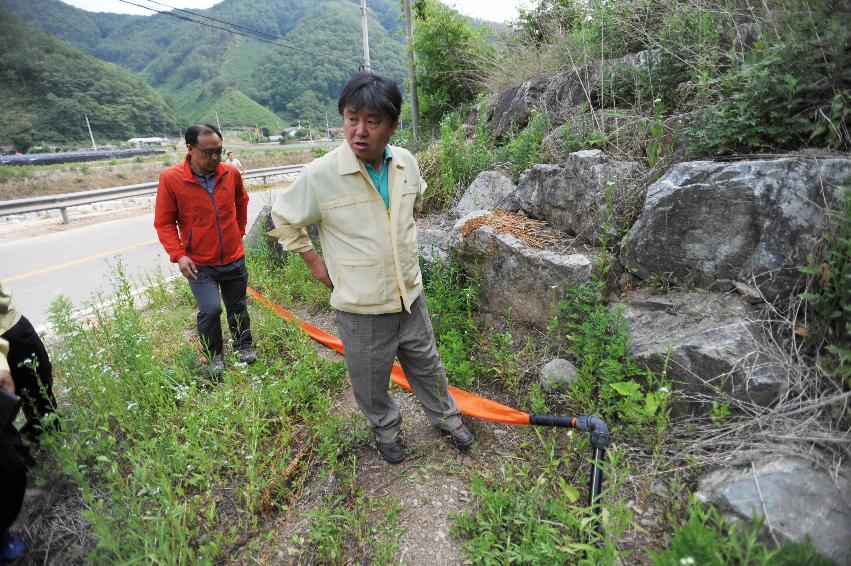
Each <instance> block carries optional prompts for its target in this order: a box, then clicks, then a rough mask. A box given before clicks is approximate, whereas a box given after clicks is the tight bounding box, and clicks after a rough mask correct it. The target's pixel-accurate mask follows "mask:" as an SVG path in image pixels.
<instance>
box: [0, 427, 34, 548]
mask: <svg viewBox="0 0 851 566" xmlns="http://www.w3.org/2000/svg"><path fill="white" fill-rule="evenodd" d="M13 430H14V429H13ZM26 489H27V467H26V463H25V462H24V460H23V458H21V456H20V454H18V451H17V450H16V449H15V446H14V445H13V444H12V441H11V440H10V439H9V438H8V437H7V436H6V434H5V433H4V431H0V535H2V534H3V533H5V532H6V530H7V529H8V528H9V526H10V525H11V524H12V523H14V522H15V518H16V517H17V516H18V512H19V511H20V510H21V505H22V504H23V502H24V492H25V491H26Z"/></svg>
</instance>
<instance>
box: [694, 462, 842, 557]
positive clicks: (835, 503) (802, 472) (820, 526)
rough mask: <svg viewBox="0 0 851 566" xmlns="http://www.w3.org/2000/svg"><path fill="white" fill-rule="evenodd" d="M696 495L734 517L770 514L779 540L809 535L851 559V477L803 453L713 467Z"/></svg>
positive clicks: (824, 550) (825, 551)
mask: <svg viewBox="0 0 851 566" xmlns="http://www.w3.org/2000/svg"><path fill="white" fill-rule="evenodd" d="M757 484H758V485H759V489H757ZM760 492H761V493H762V497H760ZM696 496H697V498H698V499H699V500H700V501H703V502H704V503H710V504H712V505H714V506H715V507H716V508H717V509H718V510H719V511H721V512H722V513H724V514H725V515H727V516H728V517H730V518H736V519H740V520H742V521H745V522H750V521H751V519H752V517H753V516H754V515H757V516H760V517H765V516H766V515H767V516H768V520H769V521H770V522H771V527H772V529H773V531H774V534H775V536H777V538H778V540H779V541H780V542H781V543H784V542H803V541H804V539H805V537H807V536H809V537H810V539H811V540H812V543H813V547H814V548H815V549H816V551H817V552H819V554H821V555H823V556H825V557H827V558H830V559H831V560H833V561H834V562H836V563H837V564H851V481H849V480H848V478H845V477H842V476H839V477H838V478H837V481H834V480H833V478H832V477H831V476H830V475H829V474H827V473H826V472H824V471H823V470H821V469H819V468H817V467H815V466H813V465H812V464H811V463H810V462H808V461H806V460H804V459H803V458H794V457H788V456H782V457H773V458H772V457H766V456H763V457H761V458H759V459H758V460H756V461H754V463H753V467H751V464H750V463H748V464H746V465H744V466H741V467H734V468H722V469H717V470H714V471H712V472H710V473H708V474H706V475H704V476H703V477H701V478H700V480H699V481H698V489H697V493H696ZM763 502H764V507H763ZM766 529H767V527H766Z"/></svg>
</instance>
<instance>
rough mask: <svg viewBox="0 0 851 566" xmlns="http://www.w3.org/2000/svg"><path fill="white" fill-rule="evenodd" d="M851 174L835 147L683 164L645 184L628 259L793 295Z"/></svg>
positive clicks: (641, 269)
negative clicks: (817, 153) (816, 152)
mask: <svg viewBox="0 0 851 566" xmlns="http://www.w3.org/2000/svg"><path fill="white" fill-rule="evenodd" d="M849 181H851V157H848V156H845V155H837V154H831V155H826V156H821V157H818V158H815V157H807V156H789V157H782V158H777V159H766V160H759V161H756V160H750V161H739V162H733V163H717V162H711V161H695V162H689V163H679V164H677V165H674V166H673V167H672V168H671V169H670V170H669V171H668V172H667V173H666V174H665V175H664V176H663V177H662V178H661V179H659V181H657V182H656V183H654V184H653V185H651V186H650V187H649V188H648V191H647V199H646V203H645V206H644V211H643V212H642V214H641V216H640V217H639V218H638V220H637V221H636V223H635V224H634V225H633V227H632V230H631V233H630V234H629V236H628V237H627V238H625V240H624V242H623V247H622V252H621V262H622V263H623V264H624V265H625V266H626V267H627V269H629V270H630V271H631V272H633V273H634V274H636V275H638V276H639V277H641V278H647V277H651V276H657V277H662V278H667V279H670V278H673V279H675V280H678V281H680V282H692V283H694V284H698V285H708V284H711V283H712V282H713V281H715V280H718V279H734V280H736V279H738V280H744V281H751V280H752V279H754V280H755V283H756V284H757V286H758V287H759V288H760V289H761V290H762V292H763V293H764V294H765V295H766V296H767V297H768V298H769V299H773V298H776V297H778V296H783V295H787V294H789V293H791V292H792V291H793V290H794V289H795V287H796V285H797V283H798V282H799V281H800V280H801V274H800V271H799V268H800V267H801V266H802V265H804V264H805V263H806V256H807V254H809V253H810V252H811V251H812V250H813V248H814V247H815V245H816V243H817V242H818V240H819V237H820V235H821V234H822V232H823V230H824V228H825V226H826V223H827V218H826V213H825V212H826V208H835V207H836V206H837V205H838V191H837V187H838V186H839V185H843V184H845V185H847V184H848V183H849Z"/></svg>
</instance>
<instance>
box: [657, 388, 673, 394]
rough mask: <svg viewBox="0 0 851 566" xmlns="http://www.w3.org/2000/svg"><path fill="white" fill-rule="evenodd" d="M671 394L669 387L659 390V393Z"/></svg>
mask: <svg viewBox="0 0 851 566" xmlns="http://www.w3.org/2000/svg"><path fill="white" fill-rule="evenodd" d="M670 392H671V390H670V389H668V388H667V387H660V388H659V393H670Z"/></svg>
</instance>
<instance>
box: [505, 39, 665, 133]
mask: <svg viewBox="0 0 851 566" xmlns="http://www.w3.org/2000/svg"><path fill="white" fill-rule="evenodd" d="M654 60H658V54H655V53H651V52H649V51H642V52H640V53H635V54H630V55H627V56H625V57H621V58H618V59H607V60H604V61H601V60H597V61H593V62H591V63H588V64H587V65H583V66H581V67H576V66H574V67H573V68H571V69H568V70H566V71H562V72H560V73H557V74H555V75H551V76H543V77H536V78H533V79H530V80H527V81H524V82H522V83H520V84H518V85H515V86H513V87H511V88H509V89H508V90H505V91H503V92H502V93H500V95H499V96H498V98H497V100H496V103H495V106H494V110H493V113H492V114H491V115H490V121H489V123H488V130H489V131H490V133H491V134H492V135H494V136H495V137H496V138H497V139H499V138H502V137H504V136H505V135H506V134H508V133H509V132H511V131H512V129H514V128H524V127H525V126H526V125H527V124H528V122H529V118H530V116H531V115H532V110H533V109H537V110H538V111H540V112H543V113H545V114H546V115H547V116H548V117H549V119H550V121H551V122H552V123H553V124H554V125H557V124H562V123H564V122H565V121H567V120H568V119H569V117H570V116H571V115H573V114H575V113H576V112H577V111H578V109H579V108H580V107H582V106H585V105H588V104H591V103H592V102H594V105H596V101H597V100H598V98H599V88H600V86H601V84H602V80H601V79H602V77H603V73H604V72H608V71H612V70H614V69H618V68H635V69H639V68H648V67H649V65H651V64H652V63H653V61H654Z"/></svg>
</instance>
